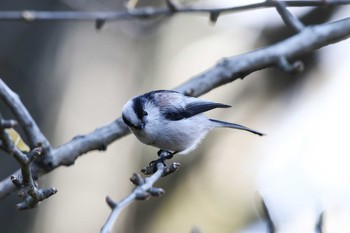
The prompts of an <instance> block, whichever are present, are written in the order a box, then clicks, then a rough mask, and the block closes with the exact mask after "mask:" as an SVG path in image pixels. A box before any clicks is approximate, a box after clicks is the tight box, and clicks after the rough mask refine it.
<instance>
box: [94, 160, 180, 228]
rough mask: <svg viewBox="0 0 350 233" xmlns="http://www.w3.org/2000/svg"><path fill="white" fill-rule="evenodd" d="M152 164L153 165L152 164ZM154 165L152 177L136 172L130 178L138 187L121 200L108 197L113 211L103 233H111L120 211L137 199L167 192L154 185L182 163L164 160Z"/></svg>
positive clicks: (157, 195) (144, 198)
mask: <svg viewBox="0 0 350 233" xmlns="http://www.w3.org/2000/svg"><path fill="white" fill-rule="evenodd" d="M150 166H151V165H150ZM152 166H156V169H155V170H156V171H155V172H154V174H153V175H151V176H150V177H146V178H143V177H141V175H139V174H136V173H135V174H134V175H133V176H132V177H131V178H130V180H131V182H132V183H133V184H135V185H136V188H135V189H134V190H133V191H132V192H131V193H130V194H129V195H128V196H127V197H125V198H124V199H122V200H121V201H120V202H118V203H116V202H114V201H113V200H112V199H111V198H110V197H107V198H106V201H107V204H108V205H109V207H111V209H112V212H111V214H110V215H109V217H108V219H107V221H106V223H105V224H104V225H103V227H102V229H101V233H109V232H110V231H111V229H112V227H113V225H114V223H115V221H116V220H117V217H118V215H119V213H120V212H121V211H122V210H123V209H124V208H125V207H127V206H128V205H130V204H131V203H132V202H134V201H136V200H146V199H148V198H149V197H150V196H153V197H159V196H161V195H163V194H164V193H165V191H164V190H163V189H162V188H155V187H153V185H154V183H155V182H157V181H158V180H159V179H160V178H161V177H162V176H166V175H169V174H171V173H173V172H175V171H176V170H177V169H178V168H179V166H180V164H179V163H176V162H173V163H172V164H171V165H170V166H169V167H167V166H165V164H164V163H163V162H159V163H156V164H154V165H152ZM150 169H153V168H147V169H145V170H150Z"/></svg>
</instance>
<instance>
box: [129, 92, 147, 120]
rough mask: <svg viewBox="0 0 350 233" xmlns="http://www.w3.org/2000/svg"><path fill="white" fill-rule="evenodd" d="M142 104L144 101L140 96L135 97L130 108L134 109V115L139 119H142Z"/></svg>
mask: <svg viewBox="0 0 350 233" xmlns="http://www.w3.org/2000/svg"><path fill="white" fill-rule="evenodd" d="M144 103H145V100H144V98H142V96H139V97H136V98H135V99H134V101H133V105H132V107H133V108H134V111H135V113H136V116H137V117H138V118H139V119H142V117H143V112H144V110H143V108H144Z"/></svg>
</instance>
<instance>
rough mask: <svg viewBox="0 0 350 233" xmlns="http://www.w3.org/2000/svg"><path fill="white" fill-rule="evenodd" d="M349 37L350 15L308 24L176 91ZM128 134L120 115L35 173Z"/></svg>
mask: <svg viewBox="0 0 350 233" xmlns="http://www.w3.org/2000/svg"><path fill="white" fill-rule="evenodd" d="M302 2H304V1H302ZM327 2H328V1H327ZM349 36H350V18H346V19H343V20H339V21H335V22H332V23H327V24H322V25H316V26H308V27H305V29H304V30H302V31H301V32H300V33H298V34H296V35H294V36H292V37H290V38H288V39H286V40H284V41H281V42H279V43H277V44H274V45H272V46H269V47H266V48H263V49H259V50H256V51H252V52H248V53H245V54H241V55H236V56H233V57H229V58H225V59H222V60H221V61H219V62H218V63H217V64H216V65H215V66H213V67H211V68H209V69H208V70H206V71H205V72H203V73H201V74H198V75H196V76H194V77H193V78H192V79H190V80H188V81H187V82H185V83H183V84H182V85H180V86H178V87H177V88H175V90H177V91H179V92H181V93H183V94H186V95H190V96H199V95H202V94H204V93H207V92H209V91H210V90H212V89H214V88H216V87H219V86H221V85H224V84H227V83H230V82H232V81H235V80H236V79H238V78H244V77H246V76H247V75H249V74H251V73H253V72H255V71H258V70H261V69H264V68H267V67H273V66H276V65H278V63H279V60H280V58H281V57H285V58H286V59H289V60H292V59H293V58H295V57H297V56H300V55H302V54H306V53H309V52H311V51H314V50H316V49H319V48H321V47H324V46H327V45H329V44H332V43H336V42H338V41H341V40H345V39H347V38H348V37H349ZM3 85H4V84H3V82H0V92H1V91H2V90H3V88H1V86H3ZM128 133H129V131H128V129H127V127H126V126H125V125H124V123H123V121H122V119H121V118H118V119H117V120H116V121H115V122H113V123H111V124H109V125H106V126H103V127H101V128H99V129H97V130H95V131H94V132H91V133H89V134H87V135H85V136H79V137H75V138H73V139H72V140H71V141H70V142H68V143H66V144H64V145H62V146H60V147H58V148H57V149H54V150H53V151H52V156H51V157H50V158H51V159H52V160H51V161H48V162H47V163H46V165H45V167H40V166H38V167H36V169H33V171H32V172H33V174H34V175H37V176H38V177H39V176H41V175H43V174H46V173H48V172H49V171H51V170H53V169H55V168H57V167H59V166H61V165H69V164H72V163H73V162H74V161H75V159H77V158H78V156H80V155H82V154H84V153H87V152H89V151H91V150H96V149H105V148H106V147H107V145H109V144H110V143H111V142H113V141H115V140H117V139H119V138H121V137H123V136H125V135H127V134H128ZM67 161H68V162H67ZM17 174H18V173H17ZM14 190H15V187H14V185H13V184H12V183H10V181H9V180H7V179H5V180H3V181H2V182H0V199H2V198H4V197H6V196H7V195H8V194H9V193H11V192H12V191H14Z"/></svg>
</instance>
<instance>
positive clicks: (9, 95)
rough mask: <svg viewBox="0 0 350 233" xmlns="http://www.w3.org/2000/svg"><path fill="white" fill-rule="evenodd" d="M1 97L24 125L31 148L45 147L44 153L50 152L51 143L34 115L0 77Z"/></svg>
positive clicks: (21, 124)
mask: <svg viewBox="0 0 350 233" xmlns="http://www.w3.org/2000/svg"><path fill="white" fill-rule="evenodd" d="M0 97H1V98H2V100H3V101H4V102H5V103H6V104H7V106H8V107H9V108H10V109H11V111H12V113H13V115H14V116H15V117H16V119H17V121H18V123H19V124H20V126H21V127H22V129H23V131H24V133H25V135H26V138H27V140H28V142H29V146H30V147H31V148H35V147H38V146H40V147H43V150H44V153H46V154H50V150H51V147H50V143H49V141H48V140H47V139H46V137H45V136H44V135H43V133H42V132H41V131H40V129H39V127H38V126H37V124H36V123H35V121H34V120H33V118H32V116H31V115H30V113H29V112H28V110H27V109H26V107H25V106H24V105H23V103H22V102H21V100H20V98H19V96H18V95H17V94H16V93H15V92H13V91H12V90H11V89H10V88H9V87H8V86H7V85H6V84H5V83H4V81H2V79H0Z"/></svg>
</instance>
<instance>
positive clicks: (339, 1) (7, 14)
mask: <svg viewBox="0 0 350 233" xmlns="http://www.w3.org/2000/svg"><path fill="white" fill-rule="evenodd" d="M278 2H280V3H283V4H284V5H286V6H289V7H307V6H333V5H347V4H350V0H327V1H325V0H302V1H293V0H289V1H288V0H286V1H283V0H281V1H278ZM276 4H277V1H274V0H266V1H264V2H260V3H254V4H246V5H241V6H234V7H224V8H200V7H192V6H176V5H175V4H174V3H172V2H171V1H167V4H166V6H165V7H140V8H132V9H127V10H123V11H94V12H80V11H31V10H26V11H0V20H24V21H27V22H33V21H39V20H40V21H47V20H93V21H98V22H99V25H103V23H104V22H106V21H115V20H129V19H145V18H154V17H158V16H171V15H173V14H193V13H199V14H209V15H210V19H211V20H212V21H216V20H217V18H218V16H219V15H221V14H224V13H230V14H232V13H237V12H243V11H248V10H256V9H261V8H270V7H275V6H276ZM101 22H103V23H102V24H101Z"/></svg>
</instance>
